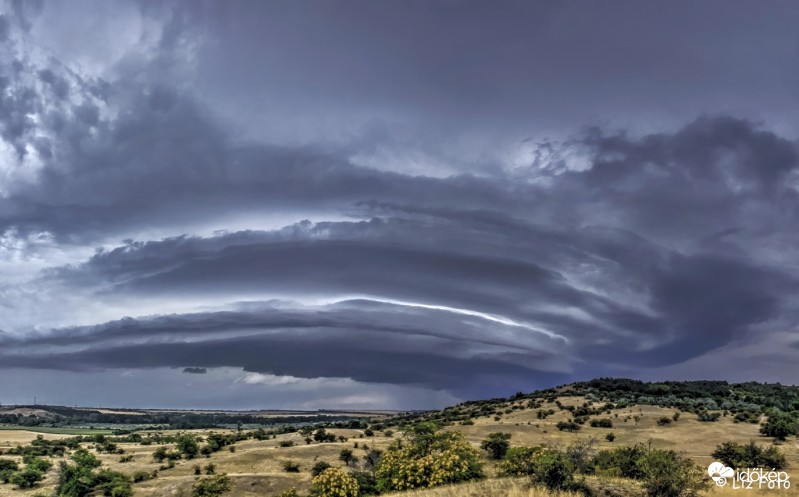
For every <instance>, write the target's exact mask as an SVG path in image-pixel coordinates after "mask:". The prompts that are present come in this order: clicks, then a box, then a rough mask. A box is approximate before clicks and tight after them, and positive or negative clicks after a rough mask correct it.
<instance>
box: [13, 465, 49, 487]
mask: <svg viewBox="0 0 799 497" xmlns="http://www.w3.org/2000/svg"><path fill="white" fill-rule="evenodd" d="M43 479H44V473H42V472H41V471H39V470H38V469H34V468H25V469H21V470H19V471H16V472H14V473H12V474H11V477H10V478H9V482H10V483H12V484H14V485H16V486H17V488H33V487H34V486H35V485H36V484H37V483H39V482H40V481H42V480H43Z"/></svg>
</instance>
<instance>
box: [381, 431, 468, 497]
mask: <svg viewBox="0 0 799 497" xmlns="http://www.w3.org/2000/svg"><path fill="white" fill-rule="evenodd" d="M375 475H376V478H377V483H378V487H379V488H380V490H381V491H386V492H387V491H397V490H400V491H401V490H410V489H414V488H424V487H434V486H437V485H445V484H449V483H458V482H463V481H468V480H473V479H477V478H482V477H483V466H482V463H481V462H480V454H479V453H478V452H477V451H476V450H475V449H473V448H472V446H471V445H470V444H469V443H468V442H467V441H466V440H464V438H463V436H462V435H460V434H458V433H452V432H443V431H440V428H439V426H438V425H436V424H434V423H419V424H417V425H416V426H414V427H413V428H412V429H411V430H409V431H408V432H407V433H406V435H405V437H404V438H403V440H399V441H396V442H394V443H393V444H391V446H389V448H388V450H386V452H385V453H384V454H383V455H382V457H381V458H380V462H379V463H378V465H377V468H376V473H375Z"/></svg>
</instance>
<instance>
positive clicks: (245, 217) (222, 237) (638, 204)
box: [0, 1, 799, 398]
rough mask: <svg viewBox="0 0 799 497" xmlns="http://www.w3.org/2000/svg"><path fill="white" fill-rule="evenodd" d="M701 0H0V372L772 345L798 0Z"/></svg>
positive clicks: (500, 385)
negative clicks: (483, 0)
mask: <svg viewBox="0 0 799 497" xmlns="http://www.w3.org/2000/svg"><path fill="white" fill-rule="evenodd" d="M100 5H101V4H97V6H98V7H99V6H100ZM103 5H104V4H103ZM720 5H721V4H715V3H714V2H711V3H710V4H706V5H703V6H701V7H698V8H697V7H696V6H695V5H694V4H689V3H684V2H672V3H670V4H669V5H668V6H660V7H657V8H652V6H647V7H646V9H644V8H643V7H641V6H640V5H639V4H638V3H632V2H629V3H628V2H622V3H619V4H616V5H614V6H613V7H612V8H610V9H608V8H607V6H602V7H601V8H600V7H597V6H594V5H589V4H586V3H582V4H578V3H573V2H566V3H563V2H559V3H546V2H544V3H541V2H539V3H535V4H532V3H518V2H506V3H502V4H501V5H496V6H494V5H492V7H491V8H485V7H484V6H480V5H479V4H475V3H458V2H445V3H437V4H430V3H426V2H402V3H394V2H384V3H380V4H376V3H373V2H361V1H349V2H345V3H343V4H341V5H339V6H337V7H336V8H331V7H330V5H328V4H325V3H321V2H304V1H303V2H292V3H291V4H274V3H270V4H248V3H239V2H232V3H231V2H228V3H225V4H206V3H190V4H189V3H165V4H150V3H143V4H141V5H139V4H128V3H124V2H123V3H120V4H118V5H117V6H116V7H113V8H112V9H111V11H106V10H103V9H99V8H98V9H96V10H93V11H92V12H88V11H86V12H83V11H82V10H81V9H74V10H75V11H74V12H73V11H72V9H67V10H69V11H64V9H63V8H62V7H61V6H59V5H58V4H47V3H42V4H29V3H27V2H24V3H23V2H10V3H8V4H7V8H5V9H4V11H3V12H2V14H0V41H3V44H2V46H0V90H2V91H1V92H0V173H2V178H3V180H2V182H0V276H2V279H3V281H4V283H3V284H2V285H0V311H2V312H1V313H0V327H2V328H3V329H5V330H6V331H5V333H4V334H2V335H0V346H2V350H0V359H1V360H0V367H2V368H5V369H7V370H9V371H10V370H16V369H19V368H23V369H24V368H27V369H28V370H31V369H35V370H39V371H44V370H57V371H71V372H74V373H75V374H86V375H90V374H95V373H96V372H97V371H122V370H136V371H138V370H142V369H148V370H152V371H156V370H157V371H161V370H162V369H163V370H169V371H171V370H173V369H174V371H175V372H176V373H180V372H181V371H182V372H185V373H201V372H206V371H207V372H206V374H204V375H202V376H199V375H198V376H197V377H196V378H195V379H193V381H211V380H210V379H209V378H211V377H212V376H214V372H215V371H219V370H222V369H224V368H232V370H235V371H239V372H240V371H242V370H243V371H244V372H246V373H249V374H256V375H278V376H283V377H287V378H301V379H303V380H307V381H314V379H316V378H349V379H350V380H348V381H354V382H356V383H358V384H359V385H361V386H360V387H357V388H363V386H362V385H366V384H387V385H388V384H392V385H405V386H409V387H408V388H416V389H417V390H414V391H417V392H422V391H424V392H428V393H429V392H436V391H446V392H454V393H456V394H457V395H459V396H463V397H476V396H483V395H494V394H496V393H498V392H503V393H504V392H512V391H515V389H518V388H532V387H535V386H542V385H547V384H551V383H554V382H560V381H566V380H569V379H574V378H578V377H585V376H597V375H601V374H628V375H633V376H646V375H654V374H666V373H665V372H666V371H674V370H675V369H679V368H680V367H681V365H689V366H690V368H694V369H686V370H684V371H681V372H680V374H681V375H690V372H691V371H700V372H701V374H702V375H703V376H705V377H706V376H707V374H708V372H707V370H706V369H701V368H700V367H699V366H697V365H698V364H700V363H701V361H703V360H705V359H707V358H708V357H712V358H713V360H714V361H715V360H721V359H718V358H716V357H715V355H716V354H718V355H720V356H722V357H739V356H741V355H742V354H743V352H742V351H744V350H749V348H753V347H754V348H756V347H755V345H753V344H754V343H758V342H760V341H768V340H770V339H773V340H775V343H776V342H779V343H792V342H790V341H786V340H785V338H784V335H785V334H786V333H792V332H793V331H794V330H795V329H796V325H797V313H796V310H797V309H796V305H795V303H794V302H793V300H794V299H793V298H792V296H793V295H794V293H795V292H796V290H797V280H798V275H797V269H796V268H797V258H796V255H795V247H796V245H797V243H799V237H797V235H796V233H799V198H798V197H797V185H799V181H798V180H799V170H798V166H799V150H798V149H797V141H796V139H795V136H793V135H792V133H794V134H795V131H796V130H795V129H793V128H791V126H786V125H785V122H783V121H784V120H786V119H787V120H788V121H791V119H792V115H791V114H790V113H788V112H787V111H786V110H785V109H788V108H790V107H791V104H792V103H795V97H796V94H795V90H792V88H793V87H795V85H789V84H787V82H789V81H793V80H794V79H795V77H796V71H795V68H796V66H795V64H793V61H794V60H795V55H796V54H795V53H794V52H795V47H796V46H797V45H796V44H795V43H793V44H792V43H790V42H789V41H790V36H789V37H788V40H789V41H787V42H786V38H785V33H788V32H790V33H793V32H795V30H791V29H790V28H791V27H792V26H793V25H794V24H795V20H796V14H797V11H796V9H795V7H793V6H791V5H790V4H779V6H778V7H775V8H774V10H769V11H765V10H764V9H762V8H760V7H755V6H752V5H748V4H740V7H741V8H740V9H737V8H736V9H733V8H727V7H725V8H723V9H718V8H717V7H719V6H720ZM726 5H727V4H725V6H726ZM714 6H715V7H714ZM104 8H108V7H104ZM114 9H121V10H119V12H122V11H123V10H124V13H125V15H111V14H114V13H115V12H112V11H113V10H114ZM117 14H118V12H117ZM708 19H713V21H714V22H712V23H711V22H707V20H708ZM66 20H69V24H70V26H73V25H74V26H76V27H71V28H70V30H68V31H64V30H63V29H60V26H61V25H62V24H63V23H65V22H66ZM633 21H634V22H633ZM677 24H679V26H680V29H679V30H677V29H673V28H674V26H676V25H677ZM81 26H82V27H84V28H86V29H82V28H81ZM566 26H567V27H568V28H569V29H564V27H566ZM500 27H501V28H500ZM109 32H113V34H114V36H109ZM76 33H77V34H76ZM791 36H793V37H794V38H796V37H795V36H794V35H791ZM794 41H795V40H794ZM102 42H105V43H102ZM788 116H790V117H788ZM764 117H765V118H768V119H767V120H764V119H763V118H764ZM617 118H618V119H617ZM544 122H548V123H551V124H549V125H544V124H542V123H544ZM598 122H599V123H600V124H597V123H598ZM583 125H588V127H585V128H581V126H583ZM547 126H549V127H547ZM564 126H565V128H564ZM580 129H582V131H580ZM564 130H565V131H564ZM544 131H547V133H548V132H549V131H552V132H553V134H554V135H555V136H554V137H551V138H547V137H546V136H545V134H546V133H544ZM120 240H124V241H122V242H120ZM270 299H271V300H270ZM247 302H249V303H247ZM122 314H130V315H132V316H134V317H130V318H122V319H120V316H121V315H122ZM92 323H93V324H92ZM785 349H786V350H792V348H791V347H790V346H788V347H785ZM758 351H759V353H758V354H755V355H753V356H752V357H753V360H756V361H760V362H764V361H767V360H768V359H767V358H768V357H769V356H768V354H766V353H764V352H762V351H761V350H760V349H758ZM785 353H786V354H787V352H785ZM763 357H765V358H766V359H763ZM775 357H776V356H775ZM779 357H780V359H779V360H780V361H784V362H785V363H786V364H790V362H791V360H792V359H791V358H790V357H787V358H786V357H784V356H782V355H780V356H779ZM708 364H711V362H709V363H708ZM712 364H717V363H716V362H712ZM751 367H752V368H753V370H754V369H756V368H755V366H754V365H752V366H751ZM669 368H671V369H669ZM716 371H717V375H718V376H721V377H723V376H724V375H725V372H724V371H723V370H720V369H718V368H716ZM786 371H788V369H787V366H786ZM791 374H792V373H791ZM178 376H180V374H178ZM789 376H790V374H789V373H786V378H785V381H799V378H793V377H789ZM184 378H185V377H184ZM753 379H757V378H753ZM292 381H293V380H292ZM348 388H350V387H348ZM352 388H356V387H355V386H353V387H352ZM425 395H427V394H425ZM424 398H428V397H424Z"/></svg>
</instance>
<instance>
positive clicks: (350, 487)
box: [311, 468, 358, 497]
mask: <svg viewBox="0 0 799 497" xmlns="http://www.w3.org/2000/svg"><path fill="white" fill-rule="evenodd" d="M311 483H312V487H311V493H312V495H314V496H316V497H358V481H357V480H356V479H355V478H353V477H352V476H350V475H349V474H348V473H346V472H345V471H342V470H341V469H339V468H328V469H326V470H324V471H322V472H321V473H319V476H317V477H315V478H314V479H313V481H312V482H311Z"/></svg>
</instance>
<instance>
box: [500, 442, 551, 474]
mask: <svg viewBox="0 0 799 497" xmlns="http://www.w3.org/2000/svg"><path fill="white" fill-rule="evenodd" d="M540 451H541V447H513V448H512V449H509V450H508V453H507V454H506V455H505V460H503V461H502V462H501V463H499V471H500V474H502V475H503V476H530V475H532V474H533V471H534V469H535V464H534V462H535V456H536V454H538V453H539V452H540Z"/></svg>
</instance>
